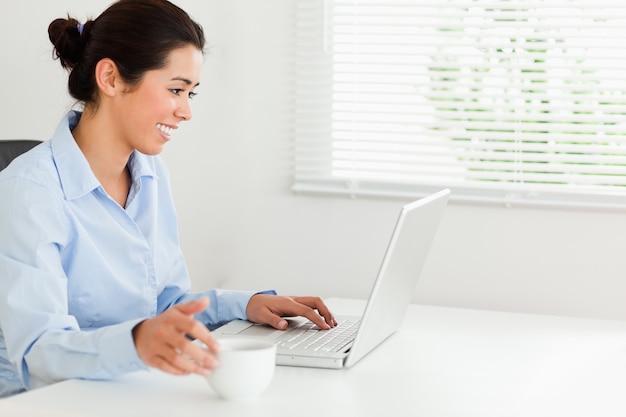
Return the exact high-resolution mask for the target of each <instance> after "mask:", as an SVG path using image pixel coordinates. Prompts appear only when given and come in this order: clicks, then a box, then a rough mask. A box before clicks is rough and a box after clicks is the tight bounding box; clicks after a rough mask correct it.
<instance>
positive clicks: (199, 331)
mask: <svg viewBox="0 0 626 417" xmlns="http://www.w3.org/2000/svg"><path fill="white" fill-rule="evenodd" d="M208 305H209V299H208V298H206V297H205V298H201V299H199V300H195V301H190V302H188V303H183V304H177V305H175V306H173V307H170V308H169V309H167V310H166V311H164V312H163V313H161V314H159V315H158V316H156V317H153V318H151V319H146V320H144V321H142V322H141V323H139V324H137V325H136V326H135V327H134V328H133V339H134V341H135V348H136V349H137V353H138V354H139V357H140V358H141V359H142V360H143V361H144V363H145V364H146V365H148V366H150V367H153V368H158V369H160V370H162V371H165V372H168V373H170V374H174V375H186V374H189V373H195V374H199V375H205V376H206V375H208V374H209V373H210V372H211V371H212V370H213V369H214V368H216V367H217V366H218V362H217V359H216V357H215V355H216V354H217V352H218V351H219V343H218V342H217V340H216V339H215V338H214V337H213V336H212V335H211V332H210V331H209V330H208V329H207V328H206V326H204V325H203V324H202V323H200V322H199V321H197V320H195V319H194V317H193V316H194V314H196V313H199V312H201V311H203V310H205V309H206V308H207V306H208ZM187 335H189V336H191V337H192V338H194V339H198V341H200V342H202V343H203V344H204V345H205V347H202V346H200V344H198V343H192V341H191V340H189V338H188V337H187Z"/></svg>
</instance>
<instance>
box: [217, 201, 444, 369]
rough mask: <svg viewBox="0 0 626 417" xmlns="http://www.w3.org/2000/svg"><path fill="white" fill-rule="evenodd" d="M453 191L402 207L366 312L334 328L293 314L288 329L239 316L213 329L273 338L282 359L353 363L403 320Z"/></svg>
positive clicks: (293, 363)
mask: <svg viewBox="0 0 626 417" xmlns="http://www.w3.org/2000/svg"><path fill="white" fill-rule="evenodd" d="M449 195H450V190H448V189H445V190H442V191H439V192H437V193H435V194H432V195H430V196H428V197H424V198H422V199H419V200H417V201H414V202H413V203H410V204H407V205H405V206H404V207H402V210H401V211H400V215H399V217H398V221H397V223H396V226H395V228H394V231H393V234H392V236H391V241H390V242H389V246H388V247H387V251H386V253H385V256H384V258H383V261H382V264H381V266H380V269H379V272H378V276H377V277H376V281H375V282H374V286H373V288H372V290H371V293H370V296H369V299H368V301H367V304H366V307H365V310H364V312H363V315H362V316H361V317H337V321H339V325H338V326H337V327H335V328H333V329H331V330H320V329H319V328H318V327H317V326H316V325H314V324H313V323H312V322H310V321H308V320H307V319H304V318H301V317H298V318H289V319H288V321H289V327H288V328H287V329H286V330H276V329H274V328H272V327H269V326H265V325H260V324H254V323H251V322H248V321H244V320H235V321H231V322H229V323H227V324H225V325H224V326H222V327H219V328H218V329H216V330H214V331H213V335H214V336H216V337H218V338H223V337H229V338H230V337H261V338H267V339H270V340H273V341H275V342H276V343H277V355H276V363H277V364H278V365H290V366H306V367H316V368H349V367H350V366H352V365H354V364H355V363H356V362H357V361H359V360H360V359H361V358H363V357H364V356H365V355H367V354H368V353H369V352H370V351H372V349H374V348H375V347H376V346H378V345H379V344H380V343H381V342H382V341H384V340H385V339H387V338H388V337H389V336H390V335H391V334H392V333H394V332H395V331H396V330H397V329H398V327H399V326H400V324H401V323H402V320H403V319H404V316H405V314H406V310H407V308H408V306H409V304H410V302H411V297H412V296H413V293H414V291H415V288H416V286H417V281H418V278H419V276H420V274H421V271H422V267H423V266H424V263H425V262H426V258H427V256H428V251H429V249H430V246H431V243H432V241H433V239H434V237H435V233H436V231H437V227H438V225H439V221H440V219H441V216H442V214H443V210H444V208H445V206H446V203H447V201H448V197H449Z"/></svg>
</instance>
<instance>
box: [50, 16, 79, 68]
mask: <svg viewBox="0 0 626 417" xmlns="http://www.w3.org/2000/svg"><path fill="white" fill-rule="evenodd" d="M79 25H80V22H79V21H78V20H76V19H74V18H71V17H69V16H68V17H67V18H66V19H55V20H53V21H52V23H50V26H48V37H49V38H50V42H52V44H53V45H54V51H53V55H54V57H55V58H57V59H59V60H60V61H61V65H62V66H63V68H65V69H70V70H71V69H72V68H74V67H75V66H76V64H77V63H78V61H79V60H80V57H81V55H82V52H83V39H82V38H83V36H82V35H83V33H84V27H82V25H81V27H80V29H83V30H82V32H83V33H81V30H79Z"/></svg>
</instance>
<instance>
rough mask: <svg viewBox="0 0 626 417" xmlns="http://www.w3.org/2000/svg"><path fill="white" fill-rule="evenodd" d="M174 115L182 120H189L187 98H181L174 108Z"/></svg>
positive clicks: (189, 112)
mask: <svg viewBox="0 0 626 417" xmlns="http://www.w3.org/2000/svg"><path fill="white" fill-rule="evenodd" d="M175 115H176V117H180V118H181V119H183V120H191V117H192V113H191V105H190V103H189V99H185V100H181V103H180V105H179V106H178V107H177V108H176V112H175Z"/></svg>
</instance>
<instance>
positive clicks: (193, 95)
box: [189, 91, 198, 100]
mask: <svg viewBox="0 0 626 417" xmlns="http://www.w3.org/2000/svg"><path fill="white" fill-rule="evenodd" d="M197 95H198V93H194V92H193V91H190V92H189V98H190V99H191V100H193V98H194V97H195V96H197Z"/></svg>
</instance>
